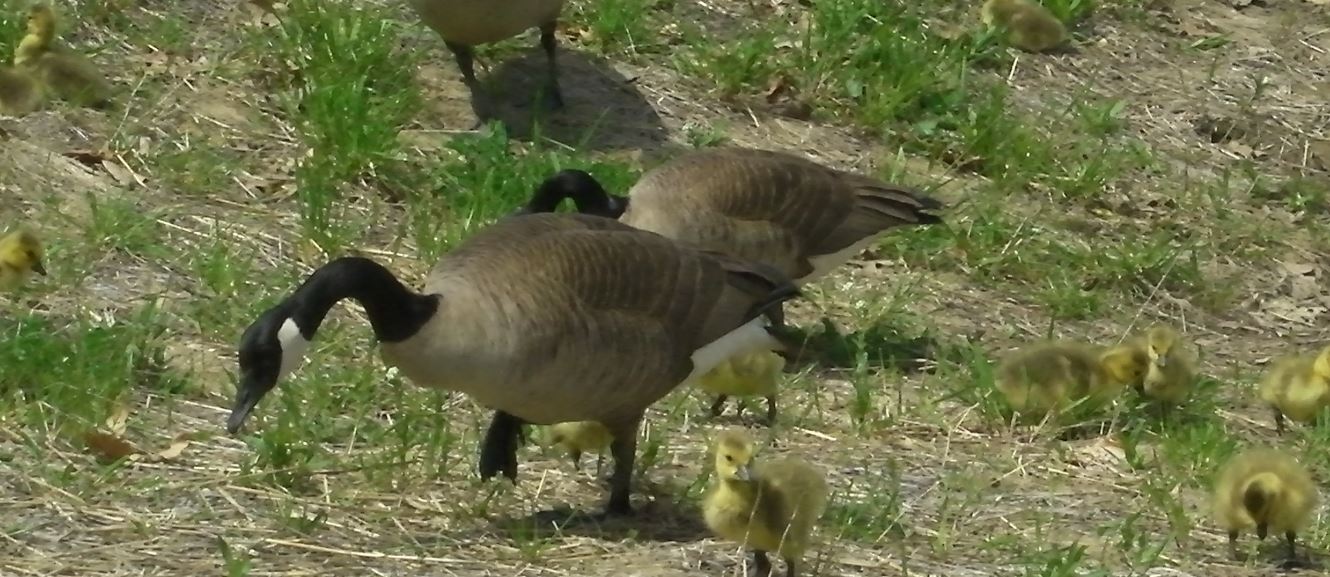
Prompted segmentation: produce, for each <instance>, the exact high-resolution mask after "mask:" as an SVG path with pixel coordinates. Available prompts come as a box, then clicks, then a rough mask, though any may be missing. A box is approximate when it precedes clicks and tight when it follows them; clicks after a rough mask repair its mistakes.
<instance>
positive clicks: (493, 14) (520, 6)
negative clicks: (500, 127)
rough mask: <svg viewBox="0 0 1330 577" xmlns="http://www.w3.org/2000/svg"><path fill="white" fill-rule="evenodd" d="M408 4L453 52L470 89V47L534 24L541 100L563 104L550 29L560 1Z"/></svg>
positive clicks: (415, 0) (414, 0)
mask: <svg viewBox="0 0 1330 577" xmlns="http://www.w3.org/2000/svg"><path fill="white" fill-rule="evenodd" d="M410 4H411V7H412V8H414V9H415V11H416V14H418V15H419V16H420V19H421V20H422V21H424V22H425V25H426V26H429V27H430V28H431V29H432V30H434V32H436V33H437V34H438V35H439V37H440V38H442V39H443V42H444V44H445V45H447V47H448V50H449V51H450V52H452V53H453V58H454V59H455V60H456V61H457V67H458V68H459V69H461V72H462V79H463V80H464V81H465V82H466V84H467V86H469V87H471V88H472V90H473V93H474V90H475V88H476V86H477V81H476V72H475V51H474V49H473V47H475V46H476V45H479V44H489V43H491V42H498V41H500V40H505V39H508V38H512V37H513V36H517V35H518V34H521V33H522V32H525V31H527V30H529V29H531V28H539V29H540V45H541V47H542V48H543V49H544V51H545V56H546V59H547V61H548V73H547V77H546V87H545V88H546V92H545V101H544V102H545V105H546V107H547V108H551V109H557V108H561V107H562V106H563V93H562V91H561V90H560V88H559V62H558V57H557V49H558V41H557V39H556V37H555V35H554V33H555V29H556V28H557V26H558V21H559V14H560V12H562V10H563V4H564V0H410ZM482 120H483V119H482Z"/></svg>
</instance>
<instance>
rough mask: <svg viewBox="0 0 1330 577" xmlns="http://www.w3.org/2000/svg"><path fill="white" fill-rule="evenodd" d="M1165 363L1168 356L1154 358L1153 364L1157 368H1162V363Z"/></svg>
mask: <svg viewBox="0 0 1330 577" xmlns="http://www.w3.org/2000/svg"><path fill="white" fill-rule="evenodd" d="M1167 364H1168V357H1156V358H1155V366H1156V367H1159V368H1161V369H1162V368H1164V365H1167Z"/></svg>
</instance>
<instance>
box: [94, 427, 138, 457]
mask: <svg viewBox="0 0 1330 577" xmlns="http://www.w3.org/2000/svg"><path fill="white" fill-rule="evenodd" d="M83 444H84V445H85V446H86V447H87V448H88V450H90V451H92V454H93V456H94V457H96V458H97V460H98V461H99V462H101V463H105V464H110V463H114V462H116V461H119V460H121V459H125V458H128V457H132V456H134V455H137V454H138V453H139V450H138V447H135V446H134V445H133V443H130V442H129V441H126V440H124V439H122V438H120V437H119V436H117V435H110V434H107V433H103V432H101V431H87V432H85V433H83Z"/></svg>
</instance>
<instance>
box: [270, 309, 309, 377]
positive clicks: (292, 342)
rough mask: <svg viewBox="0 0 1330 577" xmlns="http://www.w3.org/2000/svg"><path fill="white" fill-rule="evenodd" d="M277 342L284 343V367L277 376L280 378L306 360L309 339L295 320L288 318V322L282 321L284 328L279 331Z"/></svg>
mask: <svg viewBox="0 0 1330 577" xmlns="http://www.w3.org/2000/svg"><path fill="white" fill-rule="evenodd" d="M277 342H279V343H281V345H282V368H281V369H279V370H278V372H277V378H278V379H279V380H280V379H281V378H282V377H285V376H286V375H287V374H288V373H290V372H291V371H294V370H295V369H296V367H299V366H300V363H301V361H304V360H305V351H308V350H309V341H307V340H305V337H304V336H302V335H301V334H300V327H297V326H296V322H295V321H293V320H291V319H286V322H284V323H282V328H281V329H279V330H278V331H277Z"/></svg>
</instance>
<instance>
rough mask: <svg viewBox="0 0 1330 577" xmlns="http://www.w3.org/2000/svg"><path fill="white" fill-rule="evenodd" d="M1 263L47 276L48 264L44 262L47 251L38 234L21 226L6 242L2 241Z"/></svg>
mask: <svg viewBox="0 0 1330 577" xmlns="http://www.w3.org/2000/svg"><path fill="white" fill-rule="evenodd" d="M0 246H3V249H0V265H7V266H9V267H11V268H14V269H16V270H20V271H25V272H26V271H32V272H35V273H37V274H39V275H42V276H46V265H44V264H43V263H42V256H43V255H44V253H45V251H44V250H43V249H42V243H41V241H40V240H37V235H35V234H33V233H32V231H30V230H28V229H25V228H21V229H19V230H17V231H14V232H12V233H10V235H9V236H8V237H6V239H5V242H3V243H0Z"/></svg>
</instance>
